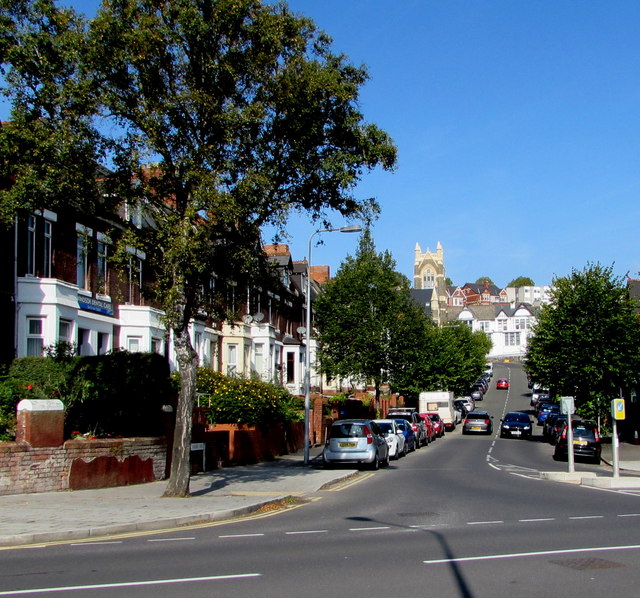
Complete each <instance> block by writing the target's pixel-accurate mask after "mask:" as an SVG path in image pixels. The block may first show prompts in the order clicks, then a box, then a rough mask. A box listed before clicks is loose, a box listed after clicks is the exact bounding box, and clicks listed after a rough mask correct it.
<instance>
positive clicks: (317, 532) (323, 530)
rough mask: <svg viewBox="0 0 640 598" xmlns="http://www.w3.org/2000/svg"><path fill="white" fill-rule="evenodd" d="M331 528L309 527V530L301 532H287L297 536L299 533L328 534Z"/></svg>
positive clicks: (288, 534) (289, 534)
mask: <svg viewBox="0 0 640 598" xmlns="http://www.w3.org/2000/svg"><path fill="white" fill-rule="evenodd" d="M328 532H329V530H328V529H309V530H303V531H299V532H286V535H287V536H295V535H298V534H326V533H328Z"/></svg>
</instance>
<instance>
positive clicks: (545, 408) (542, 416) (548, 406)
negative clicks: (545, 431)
mask: <svg viewBox="0 0 640 598" xmlns="http://www.w3.org/2000/svg"><path fill="white" fill-rule="evenodd" d="M551 413H560V406H559V405H556V404H555V403H541V404H540V408H539V409H538V425H539V426H542V425H543V424H544V422H545V420H546V419H547V417H549V415H550V414H551Z"/></svg>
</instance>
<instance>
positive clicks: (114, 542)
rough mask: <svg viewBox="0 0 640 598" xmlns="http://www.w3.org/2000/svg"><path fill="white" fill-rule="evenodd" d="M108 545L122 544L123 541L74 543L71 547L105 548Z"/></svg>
mask: <svg viewBox="0 0 640 598" xmlns="http://www.w3.org/2000/svg"><path fill="white" fill-rule="evenodd" d="M107 544H122V540H114V541H113V542H111V541H109V542H73V543H72V544H71V546H105V545H107Z"/></svg>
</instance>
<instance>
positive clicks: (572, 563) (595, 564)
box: [549, 558, 624, 571]
mask: <svg viewBox="0 0 640 598" xmlns="http://www.w3.org/2000/svg"><path fill="white" fill-rule="evenodd" d="M549 562H551V563H554V564H556V565H560V566H561V567H568V568H569V569H576V570H577V571H585V570H587V569H615V568H616V567H624V565H623V564H621V563H614V562H613V561H607V560H605V559H598V558H590V559H562V560H555V561H549Z"/></svg>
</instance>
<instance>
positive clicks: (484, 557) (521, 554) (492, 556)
mask: <svg viewBox="0 0 640 598" xmlns="http://www.w3.org/2000/svg"><path fill="white" fill-rule="evenodd" d="M638 549H640V544H632V545H630V546H599V547H593V548H569V549H566V550H542V551H540V552H512V553H507V554H487V555H482V556H467V557H460V558H455V559H437V560H434V561H422V562H423V563H424V564H425V565H439V564H442V563H463V562H468V561H490V560H496V559H517V558H522V557H530V556H551V555H554V554H575V553H579V552H604V551H612V550H638Z"/></svg>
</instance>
